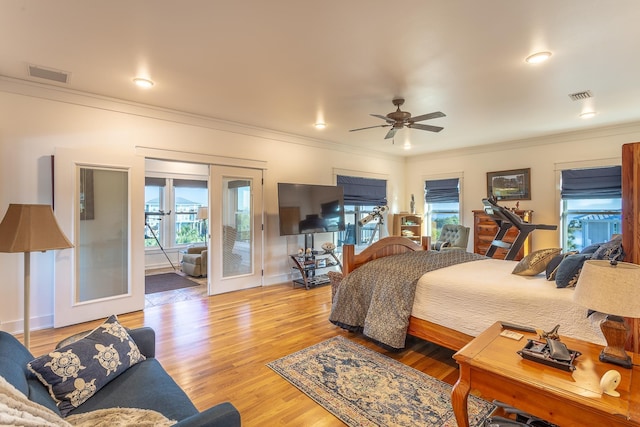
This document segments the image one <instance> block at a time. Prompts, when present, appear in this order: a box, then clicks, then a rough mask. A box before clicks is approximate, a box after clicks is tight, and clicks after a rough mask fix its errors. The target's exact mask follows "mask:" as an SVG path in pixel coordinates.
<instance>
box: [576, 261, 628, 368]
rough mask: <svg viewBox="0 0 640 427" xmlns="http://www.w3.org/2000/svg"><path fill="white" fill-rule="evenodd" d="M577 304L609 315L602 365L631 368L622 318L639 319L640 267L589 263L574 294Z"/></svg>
mask: <svg viewBox="0 0 640 427" xmlns="http://www.w3.org/2000/svg"><path fill="white" fill-rule="evenodd" d="M573 299H574V301H575V302H577V303H578V304H580V305H582V306H584V307H587V308H589V309H591V310H595V311H598V312H600V313H605V314H607V317H606V318H605V320H603V321H602V322H601V323H600V330H602V334H603V335H604V338H605V340H606V341H607V345H606V347H605V348H604V349H603V350H602V352H601V353H600V361H602V362H608V363H614V364H616V365H620V366H623V367H625V368H631V366H632V362H631V358H630V357H629V355H628V354H627V352H626V351H625V350H624V346H625V343H626V342H627V337H628V334H629V327H628V326H627V325H626V323H625V322H624V319H623V317H632V318H640V265H637V264H629V263H626V262H617V261H608V260H589V261H586V262H585V263H584V265H583V267H582V271H581V272H580V276H579V278H578V283H577V284H576V289H575V291H574V294H573Z"/></svg>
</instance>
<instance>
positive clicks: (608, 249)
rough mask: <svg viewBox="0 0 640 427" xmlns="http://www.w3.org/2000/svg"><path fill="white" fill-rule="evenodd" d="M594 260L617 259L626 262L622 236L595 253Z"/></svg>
mask: <svg viewBox="0 0 640 427" xmlns="http://www.w3.org/2000/svg"><path fill="white" fill-rule="evenodd" d="M592 259H609V260H610V259H615V260H617V261H623V260H624V251H623V250H622V236H617V237H614V238H613V239H611V240H609V241H608V242H607V243H603V244H602V245H600V247H599V248H598V249H597V250H596V251H595V252H594V253H593V258H592Z"/></svg>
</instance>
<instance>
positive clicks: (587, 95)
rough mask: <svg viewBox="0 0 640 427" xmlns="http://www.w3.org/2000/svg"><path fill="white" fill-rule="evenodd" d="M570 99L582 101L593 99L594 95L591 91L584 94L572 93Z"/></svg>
mask: <svg viewBox="0 0 640 427" xmlns="http://www.w3.org/2000/svg"><path fill="white" fill-rule="evenodd" d="M569 98H571V100H572V101H581V100H583V99H588V98H593V94H592V93H591V91H590V90H585V91H583V92H576V93H570V94H569Z"/></svg>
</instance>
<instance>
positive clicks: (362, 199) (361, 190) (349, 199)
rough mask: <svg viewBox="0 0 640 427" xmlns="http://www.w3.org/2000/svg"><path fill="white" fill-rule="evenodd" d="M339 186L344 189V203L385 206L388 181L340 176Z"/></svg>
mask: <svg viewBox="0 0 640 427" xmlns="http://www.w3.org/2000/svg"><path fill="white" fill-rule="evenodd" d="M337 184H338V185H339V186H341V187H342V188H343V189H344V203H345V204H346V205H357V206H385V205H386V204H387V181H385V180H384V179H373V178H361V177H357V176H344V175H338V182H337Z"/></svg>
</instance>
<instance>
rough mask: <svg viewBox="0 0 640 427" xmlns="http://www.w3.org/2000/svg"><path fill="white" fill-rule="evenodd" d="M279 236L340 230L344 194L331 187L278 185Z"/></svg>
mask: <svg viewBox="0 0 640 427" xmlns="http://www.w3.org/2000/svg"><path fill="white" fill-rule="evenodd" d="M278 214H279V218H280V235H281V236H289V235H294V234H312V233H325V232H332V231H344V191H343V188H342V187H338V186H335V185H311V184H289V183H283V182H280V183H278Z"/></svg>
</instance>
